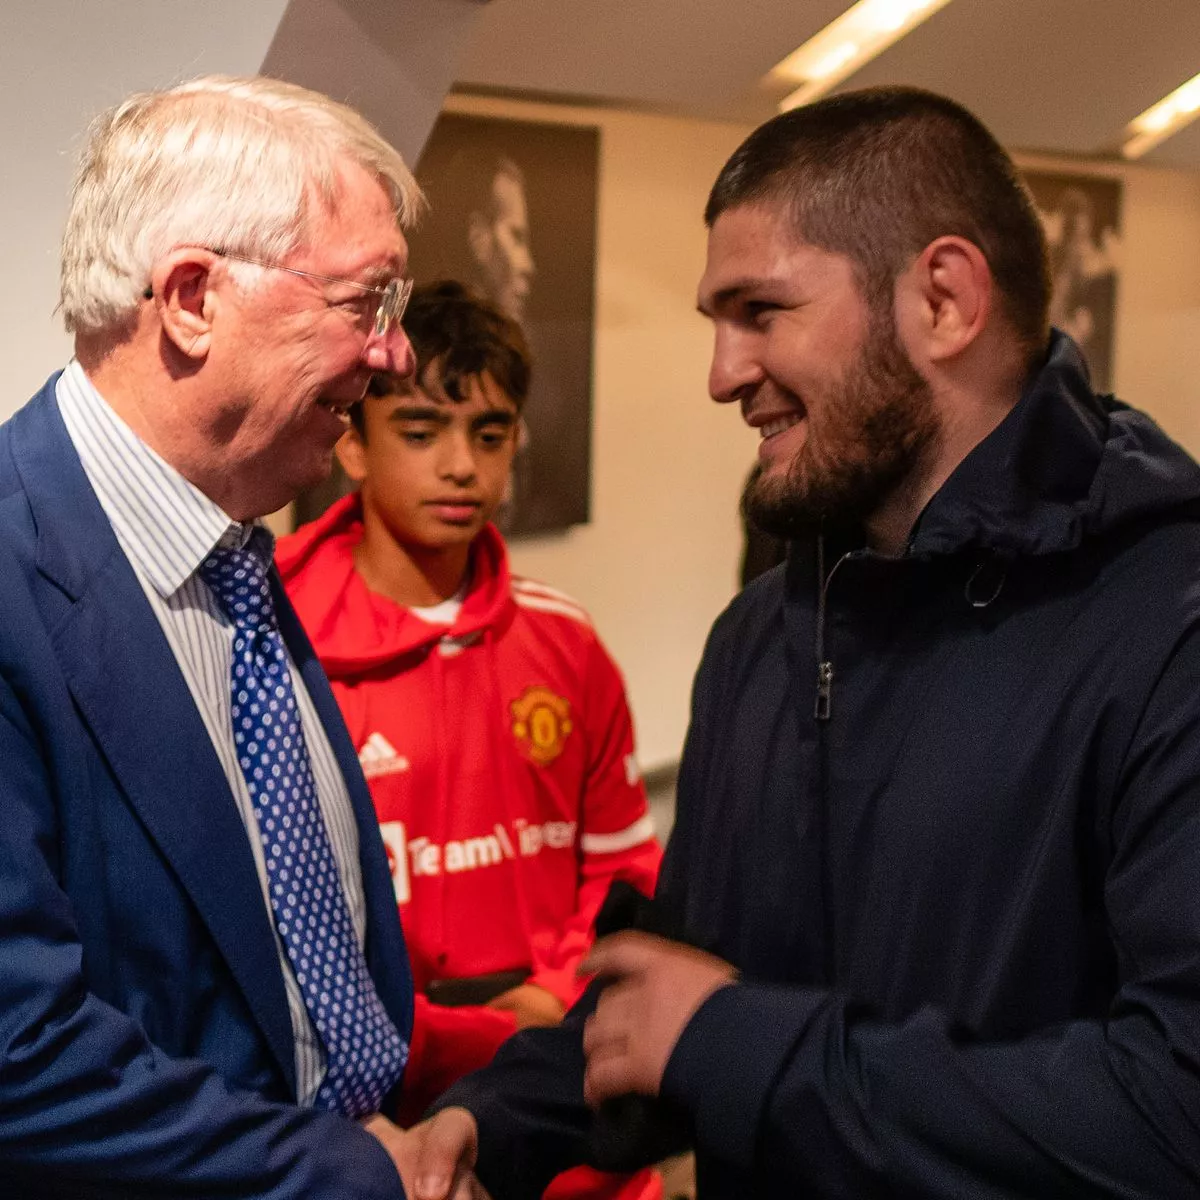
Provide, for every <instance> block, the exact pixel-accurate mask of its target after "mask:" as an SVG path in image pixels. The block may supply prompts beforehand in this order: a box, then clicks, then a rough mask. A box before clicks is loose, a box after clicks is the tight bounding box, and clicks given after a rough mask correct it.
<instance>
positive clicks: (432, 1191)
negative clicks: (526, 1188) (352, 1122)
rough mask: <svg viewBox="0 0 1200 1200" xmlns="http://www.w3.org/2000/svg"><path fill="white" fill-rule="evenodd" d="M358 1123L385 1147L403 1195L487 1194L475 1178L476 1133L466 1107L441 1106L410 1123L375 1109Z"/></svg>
mask: <svg viewBox="0 0 1200 1200" xmlns="http://www.w3.org/2000/svg"><path fill="white" fill-rule="evenodd" d="M360 1123H361V1125H362V1127H363V1128H364V1129H365V1130H366V1131H367V1132H368V1133H369V1134H371V1135H372V1136H373V1137H375V1138H376V1139H378V1141H379V1142H380V1144H381V1145H382V1146H383V1148H384V1149H385V1150H386V1151H387V1152H388V1155H389V1156H390V1157H391V1160H392V1162H393V1163H394V1164H395V1167H396V1170H397V1172H398V1173H399V1175H400V1181H401V1183H403V1184H404V1194H405V1196H406V1197H407V1198H408V1200H491V1198H490V1197H489V1196H488V1194H487V1192H486V1191H485V1189H484V1187H483V1185H482V1184H481V1183H480V1182H479V1180H478V1179H476V1178H475V1173H474V1170H473V1168H474V1166H475V1155H476V1152H477V1150H478V1145H479V1137H478V1130H477V1128H476V1125H475V1118H474V1117H473V1116H471V1114H470V1113H469V1112H467V1110H466V1109H465V1108H447V1109H444V1110H443V1111H442V1112H440V1113H438V1114H437V1115H436V1116H434V1117H431V1118H430V1119H429V1120H427V1121H422V1122H421V1124H420V1125H414V1126H413V1127H412V1128H411V1129H401V1128H400V1127H399V1126H398V1125H394V1124H393V1123H392V1122H391V1121H389V1120H388V1119H387V1117H385V1116H383V1115H382V1114H380V1113H376V1114H375V1115H374V1116H371V1117H364V1118H363V1119H362V1121H361V1122H360Z"/></svg>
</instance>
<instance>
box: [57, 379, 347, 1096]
mask: <svg viewBox="0 0 1200 1200" xmlns="http://www.w3.org/2000/svg"><path fill="white" fill-rule="evenodd" d="M56 395H57V399H58V407H59V410H60V412H61V413H62V417H63V421H64V423H65V424H66V427H67V433H68V434H69V435H70V438H71V441H72V442H73V443H74V445H75V449H76V451H77V452H78V454H79V458H80V461H81V462H82V463H83V469H84V472H85V473H86V474H87V477H88V480H89V482H90V483H91V485H92V489H93V490H94V491H95V493H96V496H97V498H98V499H99V501H100V505H101V507H102V508H103V509H104V512H105V514H106V515H107V516H108V519H109V522H110V523H111V525H112V528H113V533H114V534H116V538H117V541H118V543H119V544H120V546H121V549H122V550H124V552H125V556H126V558H128V559H129V562H130V565H131V566H132V567H133V570H134V574H135V575H136V576H137V578H138V582H139V583H140V584H141V585H142V590H143V591H144V592H145V593H146V599H147V600H148V601H149V603H150V608H151V609H152V610H153V612H154V615H155V617H156V618H157V619H158V623H159V624H160V625H161V626H162V631H163V633H164V634H165V635H166V639H167V642H168V643H169V644H170V647H171V651H172V653H173V654H174V656H175V660H176V662H178V664H179V669H180V671H181V672H182V674H183V678H184V680H185V681H186V683H187V686H188V690H189V691H190V692H191V694H192V699H193V700H194V701H195V703H196V708H197V709H198V710H199V712H200V716H201V717H202V718H203V720H204V727H205V728H206V729H207V730H208V736H209V737H210V738H211V739H212V744H213V749H214V750H215V751H216V753H217V758H218V759H219V760H220V763H221V769H222V770H223V771H224V772H225V778H226V779H227V780H228V782H229V790H230V791H231V792H232V793H233V799H234V801H235V802H236V804H237V807H238V812H239V813H240V815H241V818H242V823H243V824H244V825H245V827H246V832H247V835H248V837H249V841H250V847H251V850H252V851H253V854H254V863H255V866H256V867H257V869H258V877H259V882H260V884H261V886H262V893H263V903H264V905H265V906H266V908H267V911H268V914H269V913H270V909H271V904H270V899H269V892H268V885H267V869H266V864H265V862H264V860H263V852H262V844H261V841H260V838H259V832H258V821H257V818H256V817H255V814H254V806H253V803H252V802H251V800H250V793H249V791H248V789H247V787H246V781H245V779H244V778H243V777H242V772H241V768H240V767H239V766H238V760H237V754H236V751H235V749H234V742H233V723H232V715H231V701H230V694H229V677H230V671H231V669H232V663H233V635H234V627H233V624H232V623H231V622H230V621H229V619H228V617H226V616H225V613H224V612H223V611H222V610H221V607H220V605H219V604H218V603H217V600H216V598H215V597H214V596H213V594H212V592H211V591H210V590H209V588H208V585H207V584H206V583H205V582H204V580H203V579H202V578H201V577H200V574H199V567H200V564H201V563H202V562H203V561H204V560H205V558H207V557H208V554H209V552H210V551H211V550H212V549H213V547H215V546H217V545H223V546H224V545H239V546H241V545H244V544H245V543H246V541H247V540H248V539H249V537H250V534H251V532H252V531H253V528H254V526H253V525H243V524H240V523H239V522H237V521H233V520H231V519H230V518H229V517H228V516H227V515H226V514H225V513H224V512H223V511H222V510H221V508H220V507H219V506H218V505H216V504H214V503H213V502H212V501H211V500H210V499H209V498H208V497H207V496H205V495H204V494H203V493H202V492H201V491H200V490H199V489H198V488H196V487H195V486H194V485H193V484H192V483H190V482H189V481H188V480H187V479H185V478H184V477H183V476H182V475H180V473H179V472H178V471H176V470H175V468H174V467H172V466H171V465H170V464H169V463H167V462H166V461H165V460H164V459H163V458H162V457H160V456H159V455H158V454H156V453H155V452H154V451H153V450H152V449H151V448H150V447H149V446H147V445H146V443H145V442H143V441H142V440H141V438H139V437H138V436H137V434H135V433H134V432H133V430H132V429H130V428H129V426H128V425H126V424H125V422H124V421H122V420H121V418H120V417H118V416H117V414H116V413H115V412H114V411H113V410H112V409H111V408H110V407H109V405H108V403H107V402H106V401H105V400H104V398H103V397H102V396H101V395H100V393H99V392H97V391H96V389H95V387H94V386H93V385H92V383H91V381H90V380H89V379H88V378H87V376H86V375H85V374H84V371H83V368H82V367H81V366H80V365H79V363H78V362H77V361H72V362H71V363H70V365H69V366H68V367H67V369H66V370H65V371H64V372H63V373H62V375H61V376H60V377H59V380H58V385H57V389H56ZM288 657H289V663H290V665H291V670H292V681H293V683H294V685H295V688H296V700H297V703H298V705H299V708H300V719H301V722H302V724H303V726H304V736H305V740H306V741H307V743H308V749H309V754H310V755H311V758H312V768H313V775H314V776H315V778H316V783H317V794H318V798H319V800H320V805H321V813H322V815H323V816H324V818H325V825H326V828H327V829H328V831H329V838H330V841H331V843H332V845H333V853H334V857H335V858H336V860H337V864H338V870H339V872H340V873H341V877H342V887H343V889H344V890H345V893H346V899H347V902H348V903H349V905H350V913H351V917H352V918H353V921H354V928H355V931H356V933H357V935H358V940H359V942H360V943H362V942H363V939H364V937H365V930H366V906H365V901H364V898H363V887H362V873H361V871H360V869H359V861H358V828H357V826H356V825H355V822H354V811H353V809H352V808H351V805H350V797H349V794H348V793H347V791H346V784H345V780H344V779H343V778H342V774H341V771H340V770H339V769H338V764H337V759H336V758H335V757H334V755H333V750H332V748H331V747H330V745H329V740H328V738H327V737H326V736H325V730H324V728H323V727H322V725H321V722H320V719H319V718H318V716H317V713H316V710H315V709H314V708H313V704H312V699H311V698H310V697H309V694H308V691H307V689H306V688H305V687H304V681H303V679H302V678H301V676H300V673H299V671H297V670H296V665H295V663H293V662H291V656H290V654H289V656H288ZM164 753H170V747H169V746H166V747H164ZM271 928H272V930H274V929H275V921H274V918H272V920H271ZM275 941H276V947H277V949H278V951H279V961H280V966H281V969H282V971H283V979H284V984H285V989H286V991H287V999H288V1009H289V1012H290V1015H291V1020H292V1031H293V1033H294V1035H295V1040H296V1082H297V1093H298V1099H299V1102H300V1103H301V1104H303V1105H311V1103H312V1101H313V1098H314V1097H315V1095H316V1093H317V1089H318V1088H319V1087H320V1084H321V1080H322V1078H323V1077H324V1074H325V1052H324V1048H323V1047H322V1045H321V1042H320V1039H319V1037H318V1036H317V1033H316V1030H315V1029H314V1028H313V1025H312V1022H311V1021H310V1019H309V1016H308V1011H307V1009H306V1008H305V1006H304V998H303V997H302V995H301V994H300V987H299V985H298V984H297V983H296V979H295V976H294V975H293V973H292V968H291V964H290V963H289V962H288V959H287V953H286V951H285V950H284V948H283V944H282V942H280V940H279V936H278V934H277V933H276V937H275Z"/></svg>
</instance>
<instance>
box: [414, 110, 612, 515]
mask: <svg viewBox="0 0 1200 1200" xmlns="http://www.w3.org/2000/svg"><path fill="white" fill-rule="evenodd" d="M598 159H599V133H598V131H597V130H596V129H594V128H591V127H587V126H577V125H565V124H560V125H555V124H547V123H540V122H533V121H513V120H504V119H498V118H492V117H476V116H467V115H462V114H456V113H443V114H442V115H441V116H440V117H439V118H438V121H437V124H436V125H435V126H434V128H433V132H432V134H431V135H430V138H429V141H428V142H427V144H426V146H425V149H424V151H423V153H422V155H421V158H420V161H419V162H418V164H417V168H416V174H417V179H418V181H419V182H420V184H421V187H422V188H423V189H424V191H425V194H426V196H427V198H428V200H429V211H428V212H427V213H426V214H425V216H424V217H423V218H422V220H421V222H420V224H419V225H418V226H417V228H416V229H414V230H413V231H412V233H411V235H410V238H409V244H410V251H411V258H410V272H411V274H412V275H413V277H414V278H415V279H416V280H417V281H418V282H419V283H425V282H431V281H433V280H435V279H457V280H460V281H461V282H463V283H467V284H470V285H472V286H473V287H475V288H477V289H478V290H479V291H481V292H482V293H483V294H484V295H485V296H487V297H488V298H489V299H490V300H492V301H493V303H495V304H496V305H498V306H499V307H500V308H501V309H503V310H504V311H505V312H506V313H507V314H508V315H509V316H510V317H512V318H513V319H514V320H516V321H518V322H519V323H520V325H521V326H522V328H523V330H524V332H525V335H526V337H527V338H528V340H529V347H530V351H531V353H532V356H533V378H532V384H531V387H530V392H529V399H528V401H527V403H526V406H525V409H524V414H523V416H524V425H525V428H524V430H523V438H522V442H523V445H522V448H521V451H520V452H519V454H518V456H517V461H516V465H515V468H514V481H513V492H512V499H511V504H510V506H509V511H508V512H507V514H506V521H505V524H506V532H508V533H510V534H516V535H520V534H531V533H549V532H555V531H559V530H563V529H566V528H568V527H570V526H572V525H578V524H581V523H584V522H586V521H587V520H588V515H589V500H590V496H589V493H590V485H591V463H590V458H591V412H592V400H591V395H592V320H593V308H594V303H593V294H594V288H595V254H596V188H597V171H598Z"/></svg>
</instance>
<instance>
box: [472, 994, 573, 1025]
mask: <svg viewBox="0 0 1200 1200" xmlns="http://www.w3.org/2000/svg"><path fill="white" fill-rule="evenodd" d="M488 1007H489V1008H498V1009H501V1010H503V1011H504V1012H510V1013H512V1015H513V1016H514V1017H516V1019H517V1028H518V1029H528V1028H529V1027H530V1026H531V1025H557V1024H558V1023H559V1022H560V1021H561V1020H562V1019H563V1014H564V1013H565V1012H566V1009H565V1008H563V1006H562V1001H561V1000H559V998H558V997H557V996H556V995H554V993H553V992H548V991H546V989H545V988H544V987H538V985H537V984H536V983H522V984H521V985H520V986H519V987H515V988H509V989H508V991H507V992H502V993H501V994H500V995H499V996H497V997H495V999H493V1000H492V1001H491V1002H490V1003H489V1005H488Z"/></svg>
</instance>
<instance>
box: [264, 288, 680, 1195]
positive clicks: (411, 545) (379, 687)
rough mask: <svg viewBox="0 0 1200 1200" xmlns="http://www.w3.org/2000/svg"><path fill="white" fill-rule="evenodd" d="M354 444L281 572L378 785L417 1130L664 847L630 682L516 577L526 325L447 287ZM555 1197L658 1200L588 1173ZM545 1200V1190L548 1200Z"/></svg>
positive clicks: (572, 619)
mask: <svg viewBox="0 0 1200 1200" xmlns="http://www.w3.org/2000/svg"><path fill="white" fill-rule="evenodd" d="M404 327H405V331H406V332H407V333H408V336H409V338H410V339H411V341H412V343H413V347H414V350H415V352H416V356H417V371H416V374H415V376H414V377H413V378H412V379H411V380H407V381H400V382H397V381H391V380H389V381H378V382H376V383H373V384H372V387H371V390H370V392H369V394H368V395H367V397H366V398H365V399H364V400H363V401H362V403H361V404H360V405H358V406H357V407H356V408H355V409H354V410H353V412H352V422H353V424H352V428H351V429H350V430H349V431H348V432H347V434H346V436H345V437H344V438H343V440H342V442H341V443H340V444H339V447H338V457H339V459H340V461H341V464H342V466H343V468H344V469H345V471H346V473H347V474H348V475H349V476H350V478H351V479H352V480H354V481H355V482H357V483H358V484H359V485H360V486H359V490H358V492H357V493H355V494H354V495H351V496H347V497H346V498H344V499H343V500H341V501H339V502H338V503H337V504H335V505H334V506H333V507H332V508H330V509H329V510H328V511H327V512H326V513H325V515H324V516H322V517H321V518H320V519H319V520H317V521H315V522H313V523H312V524H311V525H308V526H306V527H304V528H302V529H301V530H300V531H299V532H297V533H295V534H293V535H292V536H291V537H288V538H284V539H283V540H282V541H281V542H280V544H279V546H278V549H277V551H276V562H277V563H278V565H279V569H280V571H281V573H282V575H283V579H284V582H285V584H286V586H287V589H288V592H289V594H290V596H291V599H292V602H293V603H294V604H295V606H296V609H297V611H298V612H299V614H300V616H301V618H302V620H303V621H304V623H305V625H306V627H307V629H308V633H309V635H310V636H311V638H312V640H313V644H314V646H315V647H316V650H317V652H318V654H319V655H320V658H321V661H322V663H323V665H324V667H325V670H326V672H327V673H328V675H329V678H330V680H331V682H332V684H333V689H334V692H335V694H336V696H337V698H338V701H339V703H340V705H341V707H342V711H343V713H344V715H345V718H346V723H347V725H348V726H349V728H350V732H351V735H352V737H353V738H354V741H355V745H356V746H357V747H358V751H359V758H360V761H361V762H362V765H363V770H364V773H365V774H366V776H367V780H368V782H369V784H370V786H371V791H372V795H373V797H374V801H375V807H376V811H377V812H378V815H379V821H380V828H381V830H382V832H383V837H384V842H385V844H386V845H387V848H388V854H389V858H390V860H391V865H392V872H393V880H394V882H395V888H396V898H397V901H398V903H399V905H400V912H401V916H402V918H403V923H404V930H405V934H406V937H407V940H408V948H409V953H410V955H411V958H412V967H413V974H414V977H415V982H416V987H417V1010H416V1026H415V1029H414V1034H413V1042H412V1057H411V1059H410V1062H409V1066H408V1070H407V1072H406V1076H405V1096H406V1112H405V1114H404V1116H406V1117H407V1118H409V1119H413V1120H415V1119H417V1118H418V1117H419V1116H420V1113H421V1112H422V1110H423V1109H424V1107H425V1105H426V1104H427V1103H428V1102H429V1101H430V1100H432V1099H433V1098H434V1097H435V1096H436V1095H437V1094H439V1093H440V1092H441V1091H442V1090H444V1088H445V1087H447V1086H448V1085H449V1084H450V1083H451V1082H453V1081H454V1080H455V1079H457V1078H458V1077H459V1076H460V1075H462V1074H464V1073H466V1072H467V1071H470V1070H474V1069H475V1068H476V1067H479V1066H482V1065H484V1064H485V1063H486V1062H487V1061H488V1060H489V1059H490V1058H491V1056H492V1055H493V1054H494V1053H495V1051H496V1049H497V1048H498V1046H499V1045H500V1043H501V1042H502V1041H503V1040H504V1039H505V1038H507V1037H508V1036H509V1035H510V1034H512V1033H513V1032H514V1031H515V1030H516V1029H519V1028H523V1027H524V1026H527V1025H546V1024H555V1023H557V1022H558V1021H559V1020H560V1019H561V1017H562V1015H563V1013H564V1011H565V1010H566V1009H567V1008H568V1007H569V1006H570V1005H571V1004H572V1003H573V1002H574V1000H575V999H576V997H577V996H578V995H579V993H580V992H581V991H582V988H581V985H580V983H579V981H578V980H577V979H576V968H577V967H578V965H579V963H580V961H581V959H582V958H583V955H584V954H585V952H586V950H587V948H588V946H589V944H590V932H589V931H590V928H591V924H592V921H593V918H594V917H595V915H596V911H597V909H598V908H599V906H600V903H601V901H602V900H603V898H604V896H605V894H606V892H607V891H608V887H609V884H610V883H612V882H613V880H614V879H617V878H624V879H628V880H630V881H631V882H633V883H634V884H636V885H637V886H639V887H640V888H642V889H643V890H645V891H650V890H652V888H653V886H654V880H655V876H656V874H657V870H658V864H659V859H660V855H661V852H660V850H659V846H658V844H657V842H656V841H655V839H654V834H653V827H652V824H651V820H650V816H649V813H648V810H647V806H646V796H645V791H644V788H643V787H642V784H641V780H640V776H639V774H638V768H637V764H636V761H635V758H634V744H633V729H632V724H631V721H630V717H629V710H628V706H627V704H626V700H625V693H624V688H623V685H622V681H621V678H620V675H619V674H618V672H617V669H616V667H615V666H614V664H613V662H612V660H611V659H610V658H609V657H608V654H607V653H606V651H605V649H604V647H603V646H602V645H601V643H600V640H599V639H598V638H597V636H596V634H595V632H594V630H593V629H592V626H591V623H590V622H589V620H588V618H587V615H586V614H585V613H584V612H583V610H582V609H581V608H580V607H579V606H578V605H577V604H576V603H575V602H574V601H572V600H571V599H570V598H569V597H567V596H564V595H563V594H562V593H561V592H557V591H554V590H552V589H550V588H547V587H543V586H542V585H541V584H537V583H533V582H531V581H529V580H526V579H521V578H519V577H517V576H513V575H511V574H510V573H509V568H508V558H507V553H506V550H505V545H504V542H503V540H502V539H501V537H500V534H499V533H498V532H497V531H496V528H495V526H494V525H492V524H491V523H490V518H491V517H492V514H493V513H494V512H495V511H496V509H497V507H498V506H499V505H500V503H501V501H502V500H503V498H504V494H505V489H506V487H507V484H508V479H509V472H510V468H511V466H512V461H513V454H514V451H515V448H516V441H517V426H518V420H519V414H520V408H521V404H522V402H523V401H524V399H525V395H526V393H527V391H528V386H529V373H530V365H529V358H528V353H527V350H526V348H525V342H524V338H523V335H522V334H521V330H520V328H519V326H518V325H517V324H516V323H515V322H514V321H512V320H511V319H510V318H508V317H507V316H505V315H504V314H503V313H501V312H500V311H499V309H497V308H494V307H493V306H491V305H490V304H488V303H487V302H486V301H484V300H482V299H481V298H479V297H477V296H476V295H475V294H473V293H471V292H468V291H467V290H466V289H464V288H463V287H462V286H460V285H458V284H453V283H444V284H437V285H430V286H426V287H423V288H418V289H417V290H416V291H415V292H414V294H413V297H412V300H411V302H410V304H409V307H408V310H407V313H406V315H405V319H404ZM552 1190H554V1194H555V1195H561V1196H566V1195H570V1196H572V1197H582V1196H616V1195H619V1196H621V1197H622V1198H623V1200H627V1198H628V1200H631V1198H633V1197H638V1198H639V1200H649V1198H650V1197H654V1196H658V1195H660V1194H661V1189H660V1186H659V1184H658V1182H657V1177H656V1176H654V1175H653V1174H652V1173H650V1172H643V1173H641V1174H640V1175H638V1176H634V1177H633V1178H632V1179H630V1180H627V1181H625V1182H623V1183H622V1182H619V1181H614V1180H613V1179H612V1177H608V1176H601V1175H598V1174H595V1173H592V1172H586V1173H583V1174H582V1175H581V1174H580V1173H572V1177H571V1179H570V1180H569V1181H568V1180H567V1179H566V1178H565V1177H564V1179H563V1180H561V1181H560V1182H559V1183H557V1184H556V1185H555V1189H552ZM548 1194H549V1193H548Z"/></svg>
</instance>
